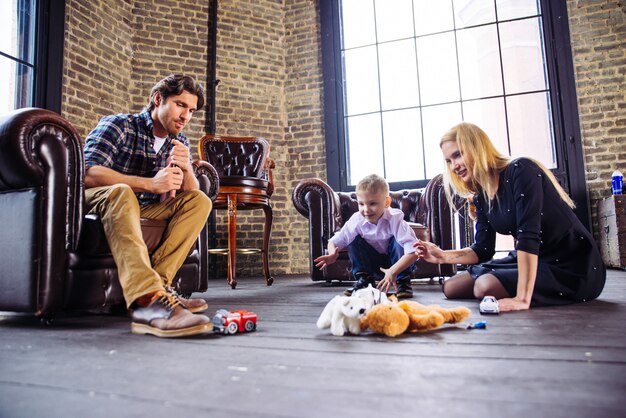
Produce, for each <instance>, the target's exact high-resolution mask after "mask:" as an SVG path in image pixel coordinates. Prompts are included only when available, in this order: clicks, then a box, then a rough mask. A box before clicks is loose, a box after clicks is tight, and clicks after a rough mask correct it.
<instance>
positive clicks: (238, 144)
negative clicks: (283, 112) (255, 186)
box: [198, 135, 269, 178]
mask: <svg viewBox="0 0 626 418" xmlns="http://www.w3.org/2000/svg"><path fill="white" fill-rule="evenodd" d="M198 154H199V156H200V159H201V160H204V161H208V162H209V163H210V164H211V165H212V166H213V167H215V169H216V170H217V173H218V175H219V176H220V177H224V176H244V177H256V178H264V177H265V176H266V173H265V164H266V160H267V157H268V155H269V144H268V142H267V141H266V140H265V139H264V138H260V137H259V138H257V137H234V136H214V135H205V136H204V137H202V138H201V139H200V141H199V142H198Z"/></svg>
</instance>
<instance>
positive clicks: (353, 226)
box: [314, 174, 418, 299]
mask: <svg viewBox="0 0 626 418" xmlns="http://www.w3.org/2000/svg"><path fill="white" fill-rule="evenodd" d="M356 196H357V203H358V205H359V211H358V212H356V213H355V214H354V215H352V216H351V217H350V219H349V220H348V222H346V223H345V224H344V226H343V227H342V228H341V230H340V231H339V232H337V233H336V234H335V235H334V236H333V237H332V238H331V239H330V240H328V255H323V256H320V257H317V258H316V259H315V260H314V262H315V265H316V267H318V268H320V269H323V268H324V267H326V266H327V265H330V264H332V263H334V262H335V261H337V257H338V255H339V250H341V249H343V248H346V247H348V256H349V257H350V262H351V263H352V275H353V276H354V277H355V279H356V281H355V282H354V285H353V286H352V287H351V288H348V289H346V291H345V292H344V293H345V295H346V296H350V295H351V294H352V292H354V291H355V290H358V289H362V288H364V287H367V285H368V284H372V285H375V284H376V283H375V280H376V278H381V277H382V280H381V281H380V283H379V284H378V288H379V289H380V290H381V291H383V292H387V291H388V290H389V289H390V288H391V286H393V287H394V288H395V289H396V291H397V292H396V296H397V297H398V298H399V299H400V298H410V297H412V296H413V289H412V288H411V279H410V277H409V276H410V273H411V270H412V269H413V267H414V264H415V262H416V261H417V258H418V257H417V256H416V255H415V250H414V248H413V244H414V243H415V242H416V241H417V238H416V237H415V233H414V232H413V230H412V229H411V227H410V226H409V224H408V223H407V222H406V221H405V220H404V214H403V213H402V211H401V210H400V209H394V208H391V207H390V205H391V197H389V185H388V184H387V181H386V180H385V179H384V178H382V177H380V176H378V175H376V174H371V175H369V176H367V177H365V178H364V179H363V180H361V181H360V182H359V183H358V184H357V186H356ZM396 282H397V285H396Z"/></svg>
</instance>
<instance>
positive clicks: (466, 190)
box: [439, 122, 575, 208]
mask: <svg viewBox="0 0 626 418" xmlns="http://www.w3.org/2000/svg"><path fill="white" fill-rule="evenodd" d="M450 141H453V142H456V143H457V146H458V147H459V151H460V152H461V155H462V156H463V160H464V161H465V166H466V168H468V169H470V168H471V171H472V178H473V181H472V182H471V183H465V182H464V181H463V179H462V178H460V177H459V176H458V175H456V174H454V173H453V172H452V167H451V165H450V164H448V165H447V167H446V170H444V172H443V181H444V186H445V191H446V196H447V197H448V201H450V202H452V194H453V193H455V194H458V195H459V196H461V197H465V198H468V199H471V198H472V197H473V196H474V195H475V194H477V193H483V194H484V195H485V197H486V198H487V199H488V197H489V196H493V195H494V194H495V190H493V187H494V186H493V185H492V184H491V182H490V181H489V180H490V178H491V177H492V176H493V175H494V174H497V173H500V172H502V171H504V169H505V168H506V167H507V166H508V165H509V164H510V163H511V160H510V159H509V158H508V157H506V156H504V155H502V154H500V153H499V152H498V150H496V148H495V147H494V146H493V143H492V142H491V140H490V139H489V136H487V134H486V133H485V131H483V130H482V129H480V128H479V127H478V126H476V125H474V124H472V123H467V122H462V123H459V124H458V125H456V126H454V127H453V128H452V129H450V130H449V131H448V132H446V133H445V134H444V135H443V137H442V138H441V141H440V142H439V146H440V147H441V145H443V144H444V143H445V142H450ZM530 160H532V161H533V162H534V163H535V164H537V165H538V166H539V168H541V170H542V171H543V172H544V173H545V175H546V176H547V177H548V179H549V180H550V182H551V183H552V185H553V186H554V188H555V189H556V191H557V192H558V194H559V196H560V197H561V199H562V200H563V201H564V202H565V203H566V204H567V205H568V206H569V207H570V208H574V207H575V204H574V202H573V201H572V199H571V198H570V197H569V196H568V195H567V193H565V190H563V188H562V187H561V185H560V184H559V182H558V181H557V179H556V178H555V177H554V174H552V172H551V171H550V170H548V169H547V168H546V167H545V166H544V165H543V164H541V163H540V162H539V161H537V160H534V159H532V158H530ZM452 206H454V205H452Z"/></svg>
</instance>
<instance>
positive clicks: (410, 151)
mask: <svg viewBox="0 0 626 418" xmlns="http://www.w3.org/2000/svg"><path fill="white" fill-rule="evenodd" d="M421 128H422V127H421V123H420V111H419V109H406V110H398V111H395V112H383V133H384V138H385V168H386V178H387V181H389V182H394V181H408V180H417V179H424V178H425V177H424V153H423V150H422V129H421Z"/></svg>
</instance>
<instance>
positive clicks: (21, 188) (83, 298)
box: [0, 108, 219, 319]
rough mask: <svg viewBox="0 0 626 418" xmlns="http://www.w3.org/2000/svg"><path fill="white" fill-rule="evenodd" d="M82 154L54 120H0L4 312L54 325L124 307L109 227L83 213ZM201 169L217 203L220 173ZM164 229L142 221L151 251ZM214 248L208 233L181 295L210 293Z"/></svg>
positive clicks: (28, 115) (186, 268)
mask: <svg viewBox="0 0 626 418" xmlns="http://www.w3.org/2000/svg"><path fill="white" fill-rule="evenodd" d="M82 147H83V145H82V142H81V139H80V137H79V135H78V133H77V132H76V130H75V129H74V127H73V126H72V125H71V124H70V123H69V122H68V121H67V120H66V119H64V118H63V117H61V116H59V115H58V114H56V113H54V112H50V111H48V110H43V109H35V108H28V109H19V110H16V111H13V112H10V113H8V114H6V115H3V116H1V117H0V289H1V291H0V310H3V311H15V312H32V313H35V314H36V315H37V316H40V317H42V318H45V319H50V318H52V317H53V315H54V314H55V313H57V312H61V311H66V310H74V309H92V308H101V307H106V306H112V305H118V304H122V303H123V302H124V297H123V294H122V289H121V287H120V284H119V280H118V276H117V268H116V266H115V263H114V261H113V258H112V256H111V254H110V250H109V247H108V245H107V241H106V238H105V235H104V230H103V227H102V223H101V222H100V220H99V218H98V216H96V215H85V213H84V212H85V211H84V205H83V200H84V184H83V180H84V179H83V177H84V162H83V151H82ZM194 168H195V170H196V175H197V176H198V180H199V181H200V185H201V188H202V190H204V192H205V193H207V195H208V196H209V197H210V198H211V199H212V200H215V197H216V196H217V193H218V188H219V181H218V177H217V172H216V171H215V169H214V168H213V167H212V166H211V165H210V164H208V163H206V162H197V163H195V164H194ZM165 227H166V223H165V222H159V221H149V220H142V231H143V232H144V240H145V241H146V242H147V244H148V246H149V248H151V249H154V248H155V247H157V246H158V244H159V242H160V239H161V234H162V233H163V231H164V229H165ZM207 243H208V233H207V230H206V227H205V228H204V229H203V230H202V232H201V234H200V236H199V237H198V241H197V243H196V245H195V247H194V248H193V249H192V250H191V251H190V254H189V256H188V257H187V259H186V260H185V262H184V264H183V266H182V267H181V269H180V270H179V271H178V273H177V275H176V278H175V280H174V283H173V285H174V287H175V288H176V289H177V290H178V291H179V292H180V293H182V294H191V293H192V292H201V291H205V290H206V289H207V285H208V282H207V276H208V271H207V270H208V247H207Z"/></svg>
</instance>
